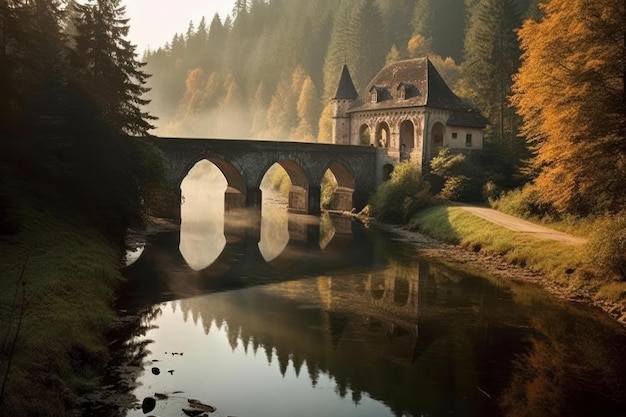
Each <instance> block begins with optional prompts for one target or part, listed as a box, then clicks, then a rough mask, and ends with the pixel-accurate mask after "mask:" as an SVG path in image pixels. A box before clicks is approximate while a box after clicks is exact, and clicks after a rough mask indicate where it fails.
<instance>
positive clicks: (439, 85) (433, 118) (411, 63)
mask: <svg viewBox="0 0 626 417" xmlns="http://www.w3.org/2000/svg"><path fill="white" fill-rule="evenodd" d="M333 104H334V115H333V133H332V135H333V143H335V144H344V145H362V146H375V147H383V148H386V150H387V153H388V155H389V156H390V157H391V158H392V159H393V160H395V161H396V162H398V161H402V160H410V161H412V162H414V163H416V164H417V165H418V166H419V167H420V168H421V169H422V170H427V169H428V163H429V161H430V159H432V157H433V156H435V155H436V154H437V152H438V151H439V149H440V148H442V147H448V148H450V149H452V150H453V151H457V152H464V153H469V152H472V151H475V150H480V149H482V148H483V139H484V135H483V130H484V128H485V127H486V125H487V123H488V122H487V120H486V119H485V118H484V117H483V116H482V115H481V114H480V112H479V111H477V110H476V109H475V108H473V107H472V106H471V105H470V103H468V102H467V101H465V100H463V99H461V98H460V97H458V96H456V95H455V94H454V93H453V92H452V91H451V90H450V88H449V87H448V86H447V85H446V83H445V81H444V80H443V79H442V78H441V76H440V75H439V73H438V72H437V70H436V69H435V67H434V66H433V65H432V63H431V62H430V60H429V59H428V58H420V59H412V60H406V61H400V62H395V63H392V64H389V65H387V66H386V67H385V68H383V69H382V70H381V71H380V72H379V73H378V75H376V77H374V79H373V80H372V81H371V82H370V84H369V85H368V86H367V87H366V88H365V90H363V92H362V93H361V94H360V95H359V94H358V93H357V90H356V88H355V87H354V84H353V83H352V79H351V77H350V73H349V70H348V67H347V66H345V65H344V67H343V69H342V72H341V76H340V79H339V85H338V88H337V93H336V94H335V97H334V98H333Z"/></svg>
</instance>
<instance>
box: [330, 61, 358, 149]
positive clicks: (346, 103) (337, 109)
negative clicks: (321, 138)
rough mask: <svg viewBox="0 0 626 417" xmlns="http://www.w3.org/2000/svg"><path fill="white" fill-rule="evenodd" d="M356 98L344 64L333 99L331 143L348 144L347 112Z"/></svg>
mask: <svg viewBox="0 0 626 417" xmlns="http://www.w3.org/2000/svg"><path fill="white" fill-rule="evenodd" d="M358 96H359V94H358V93H357V92H356V88H354V83H353V82H352V77H350V71H348V66H347V65H346V64H344V65H343V68H342V70H341V76H340V78H339V85H338V86H337V92H336V93H335V96H334V97H333V133H332V140H333V143H336V144H344V145H348V144H350V115H349V114H348V113H347V111H348V109H349V108H350V106H352V104H353V103H354V100H356V98H357V97H358Z"/></svg>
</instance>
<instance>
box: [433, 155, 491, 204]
mask: <svg viewBox="0 0 626 417" xmlns="http://www.w3.org/2000/svg"><path fill="white" fill-rule="evenodd" d="M430 169H431V174H434V175H437V176H439V177H441V178H442V180H443V187H442V189H441V190H440V191H439V193H438V194H437V197H439V198H442V199H444V200H449V201H480V200H481V199H482V193H481V184H482V181H483V180H482V174H481V172H480V170H478V169H477V167H476V166H475V165H474V164H473V163H472V162H471V161H470V160H469V159H468V158H467V157H466V156H465V155H464V154H461V153H455V152H452V151H450V149H449V148H441V149H440V150H439V153H438V154H437V156H435V157H434V158H433V159H432V160H431V161H430Z"/></svg>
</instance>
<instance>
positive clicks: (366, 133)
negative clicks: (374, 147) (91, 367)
mask: <svg viewBox="0 0 626 417" xmlns="http://www.w3.org/2000/svg"><path fill="white" fill-rule="evenodd" d="M371 143H372V135H371V133H370V127H369V126H368V125H361V127H360V128H359V145H365V146H369V145H370V144H371Z"/></svg>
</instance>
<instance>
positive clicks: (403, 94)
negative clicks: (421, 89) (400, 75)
mask: <svg viewBox="0 0 626 417" xmlns="http://www.w3.org/2000/svg"><path fill="white" fill-rule="evenodd" d="M404 99H406V86H404V85H401V86H400V100H404Z"/></svg>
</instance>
